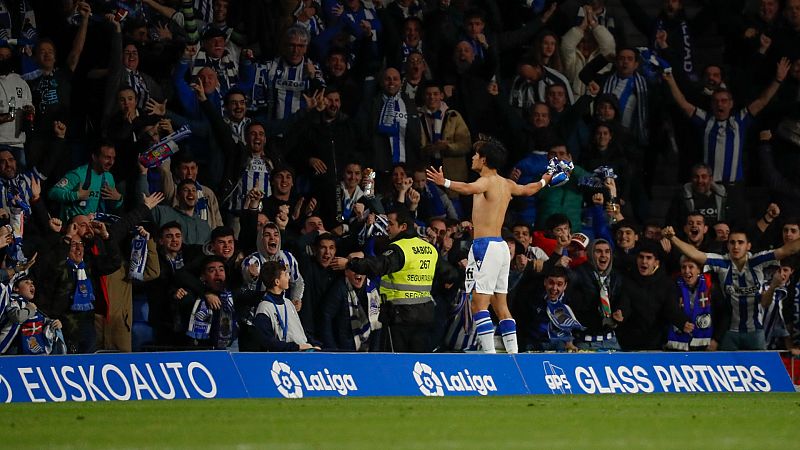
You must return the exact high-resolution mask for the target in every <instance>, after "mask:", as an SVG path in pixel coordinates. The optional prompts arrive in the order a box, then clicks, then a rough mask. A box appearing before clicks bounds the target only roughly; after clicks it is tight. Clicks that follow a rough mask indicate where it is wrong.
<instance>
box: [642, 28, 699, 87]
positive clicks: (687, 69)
mask: <svg viewBox="0 0 800 450" xmlns="http://www.w3.org/2000/svg"><path fill="white" fill-rule="evenodd" d="M655 29H656V32H658V30H666V27H665V23H664V19H662V18H659V19H658V20H657V21H656V28H655ZM675 31H676V30H675V29H670V30H669V33H670V34H671V35H676V33H675ZM678 34H679V36H678V37H677V38H675V37H674V36H673V39H670V40H671V41H672V42H681V43H682V44H683V46H682V47H679V48H678V53H679V55H680V60H681V62H682V64H681V68H682V69H683V72H684V73H685V74H686V76H687V77H689V79H690V80H691V81H693V82H696V81H697V74H695V71H694V60H693V58H692V55H693V53H694V52H693V50H692V35H691V33H689V23H688V22H687V21H686V19H685V18H684V19H683V20H681V21H680V31H679V33H678ZM655 41H656V38H655V36H653V37H652V42H653V47H654V48H655Z"/></svg>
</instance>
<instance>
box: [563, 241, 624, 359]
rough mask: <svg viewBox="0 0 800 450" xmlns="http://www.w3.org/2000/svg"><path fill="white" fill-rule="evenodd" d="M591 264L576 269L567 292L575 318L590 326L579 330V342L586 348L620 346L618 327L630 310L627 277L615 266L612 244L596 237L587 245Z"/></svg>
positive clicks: (580, 346)
mask: <svg viewBox="0 0 800 450" xmlns="http://www.w3.org/2000/svg"><path fill="white" fill-rule="evenodd" d="M586 253H587V255H588V257H589V261H588V264H582V265H581V266H579V267H578V268H577V269H576V270H575V276H574V278H573V282H572V283H571V284H570V286H571V287H570V291H569V292H568V293H567V295H568V297H569V299H570V306H571V307H572V310H573V311H574V312H575V318H576V319H577V320H578V321H579V322H580V323H581V324H582V325H583V326H584V327H586V330H584V331H582V332H576V339H575V346H576V347H578V348H579V349H583V350H619V349H620V346H619V342H617V336H616V334H615V328H617V326H618V325H619V324H621V323H623V321H624V320H627V315H628V313H629V311H630V301H629V299H628V295H627V293H626V292H625V290H624V289H623V278H622V275H621V274H620V272H618V271H617V270H616V269H615V268H614V267H613V264H612V263H613V257H612V254H611V244H610V243H609V242H608V241H607V240H605V239H595V240H594V241H592V243H591V244H590V245H589V248H588V249H587V252H586Z"/></svg>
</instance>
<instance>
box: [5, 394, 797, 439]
mask: <svg viewBox="0 0 800 450" xmlns="http://www.w3.org/2000/svg"><path fill="white" fill-rule="evenodd" d="M798 424H800V394H696V395H694V394H685V395H681V394H678V395H675V394H668V395H664V394H653V395H631V396H622V395H617V396H585V395H582V396H519V397H484V398H475V397H471V398H452V397H451V398H361V399H359V398H345V399H343V398H336V399H304V400H269V399H266V400H181V401H134V402H111V403H60V404H7V405H3V406H0V442H2V447H3V448H9V449H11V448H76V449H89V448H102V449H108V448H137V449H139V448H192V449H197V448H242V449H250V448H254V449H255V448H280V449H317V448H335V449H348V450H349V449H370V450H384V449H388V448H408V449H460V448H481V447H482V448H489V449H508V448H520V449H532V448H547V449H551V448H564V449H574V448H593V449H594V448H609V449H615V450H632V449H638V448H670V449H674V448H686V449H695V448H699V449H708V450H719V449H723V448H736V449H751V448H752V449H770V448H776V449H778V448H780V449H791V448H798V447H799V446H800V437H799V436H798V431H800V427H798Z"/></svg>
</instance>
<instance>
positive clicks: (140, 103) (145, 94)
mask: <svg viewBox="0 0 800 450" xmlns="http://www.w3.org/2000/svg"><path fill="white" fill-rule="evenodd" d="M125 70H126V71H127V72H128V80H127V81H128V86H129V87H130V88H131V89H133V92H135V93H136V107H137V108H138V109H140V110H144V107H145V105H146V104H147V100H148V99H149V98H150V89H148V88H147V83H145V82H144V77H142V74H140V73H139V71H138V70H129V69H125Z"/></svg>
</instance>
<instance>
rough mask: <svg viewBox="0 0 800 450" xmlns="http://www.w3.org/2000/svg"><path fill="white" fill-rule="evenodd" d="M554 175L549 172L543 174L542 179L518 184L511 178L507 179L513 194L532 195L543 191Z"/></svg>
mask: <svg viewBox="0 0 800 450" xmlns="http://www.w3.org/2000/svg"><path fill="white" fill-rule="evenodd" d="M552 178H553V176H552V175H550V174H549V173H545V174H544V175H542V179H541V180H539V181H536V182H533V183H528V184H517V183H515V182H513V181H511V180H507V181H508V183H509V185H510V186H511V195H515V196H525V197H530V196H531V195H535V194H536V193H537V192H539V191H541V190H542V189H543V188H544V187H545V186H547V185H548V184H550V179H552Z"/></svg>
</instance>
